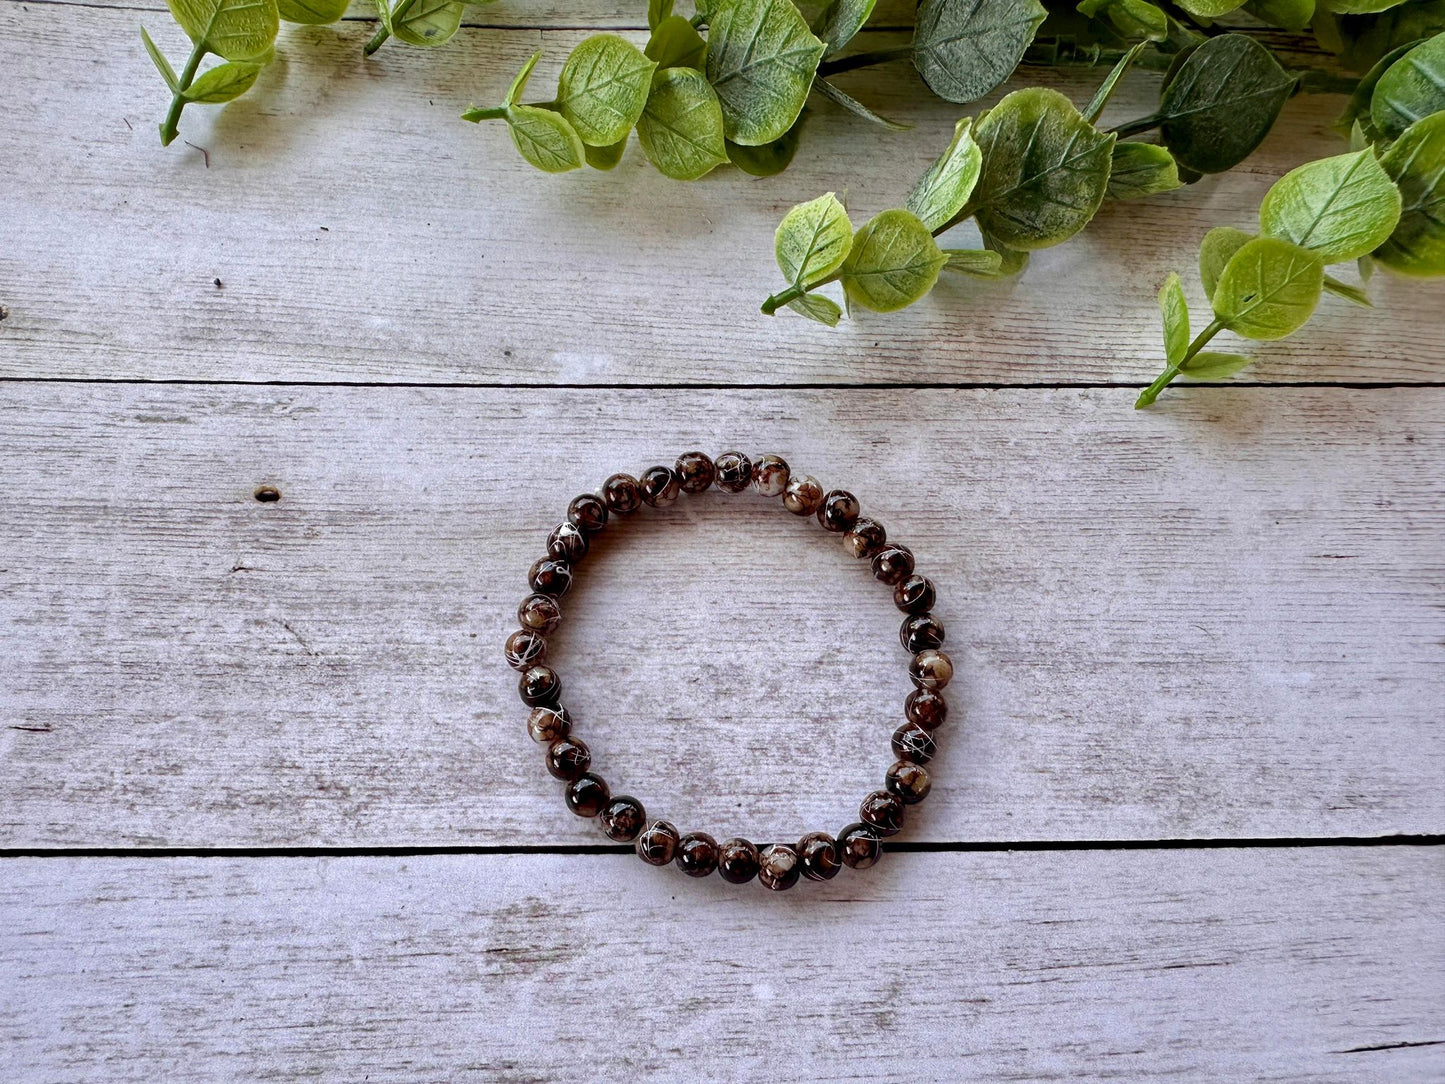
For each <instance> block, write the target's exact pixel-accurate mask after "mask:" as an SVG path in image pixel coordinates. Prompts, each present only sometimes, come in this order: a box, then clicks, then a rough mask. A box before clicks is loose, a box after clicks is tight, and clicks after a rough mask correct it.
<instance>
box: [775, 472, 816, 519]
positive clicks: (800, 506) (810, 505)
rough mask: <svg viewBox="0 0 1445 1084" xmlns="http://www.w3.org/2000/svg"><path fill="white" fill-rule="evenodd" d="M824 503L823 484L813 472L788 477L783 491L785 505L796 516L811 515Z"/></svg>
mask: <svg viewBox="0 0 1445 1084" xmlns="http://www.w3.org/2000/svg"><path fill="white" fill-rule="evenodd" d="M822 503H823V485H822V483H821V482H819V481H818V479H816V478H814V477H813V476H812V475H811V474H805V475H803V476H802V477H801V478H800V477H798V476H797V475H796V474H795V475H793V476H792V477H791V478H789V479H788V488H787V489H785V490H784V491H783V507H784V508H786V509H787V510H788V511H789V512H791V513H793V515H795V516H811V515H812V514H813V513H814V512H816V511H817V510H818V508H819V506H821V505H822Z"/></svg>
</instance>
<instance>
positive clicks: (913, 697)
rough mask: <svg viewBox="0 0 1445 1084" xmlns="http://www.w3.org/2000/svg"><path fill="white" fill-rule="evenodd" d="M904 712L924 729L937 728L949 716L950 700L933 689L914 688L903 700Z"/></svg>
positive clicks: (911, 720) (910, 719)
mask: <svg viewBox="0 0 1445 1084" xmlns="http://www.w3.org/2000/svg"><path fill="white" fill-rule="evenodd" d="M903 714H904V715H906V716H908V719H909V721H910V722H914V723H917V724H918V725H919V726H921V727H923V729H924V730H937V729H938V728H939V727H941V726H942V725H943V723H944V721H945V720H946V719H947V718H948V701H947V700H945V699H943V697H942V696H940V695H939V694H938V693H936V692H934V691H933V690H932V689H914V690H913V691H912V692H911V693H909V694H908V699H907V700H905V701H903Z"/></svg>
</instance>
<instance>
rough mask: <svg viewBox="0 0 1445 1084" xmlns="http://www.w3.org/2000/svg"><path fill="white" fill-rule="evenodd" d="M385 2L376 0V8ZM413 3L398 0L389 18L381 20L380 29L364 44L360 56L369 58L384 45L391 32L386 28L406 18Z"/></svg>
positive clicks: (408, 0) (384, 0) (410, 0)
mask: <svg viewBox="0 0 1445 1084" xmlns="http://www.w3.org/2000/svg"><path fill="white" fill-rule="evenodd" d="M387 2H388V0H376V6H377V7H378V8H379V7H381V6H382V5H383V4H385V3H387ZM415 3H416V0H399V2H398V3H397V5H396V7H394V8H392V9H391V17H390V18H384V19H382V21H381V29H380V30H378V31H377V32H376V33H375V34H374V35H373V36H372V39H371V40H370V41H369V42H367V43H366V46H365V48H363V49H362V50H361V52H362V55H364V56H370V55H371V54H372V53H374V52H376V51H377V50H378V49H380V48H381V47H382V46H383V45H384V44H386V39H387V38H389V37H391V31H390V30H388V29H387V27H388V26H395V25H396V23H397V21H398V20H400V19H404V18H406V13H407V12H408V11H410V10H411V7H412V5H413V4H415Z"/></svg>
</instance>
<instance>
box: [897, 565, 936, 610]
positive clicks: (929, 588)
mask: <svg viewBox="0 0 1445 1084" xmlns="http://www.w3.org/2000/svg"><path fill="white" fill-rule="evenodd" d="M935 601H937V595H936V593H935V592H934V590H933V581H932V580H930V579H929V578H928V577H927V576H919V575H917V574H915V575H912V576H908V577H906V578H905V579H902V580H899V581H898V583H897V584H896V585H895V586H894V588H893V605H895V606H897V607H898V608H899V609H900V610H902V611H903V612H904V613H906V614H921V613H927V612H928V611H929V610H931V609H933V604H934V602H935Z"/></svg>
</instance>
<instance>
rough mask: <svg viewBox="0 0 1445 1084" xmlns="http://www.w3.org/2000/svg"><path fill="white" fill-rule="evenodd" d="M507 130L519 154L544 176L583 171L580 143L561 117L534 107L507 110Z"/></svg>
mask: <svg viewBox="0 0 1445 1084" xmlns="http://www.w3.org/2000/svg"><path fill="white" fill-rule="evenodd" d="M507 127H508V128H509V129H510V130H511V133H512V142H513V143H514V144H515V145H516V147H517V150H518V152H519V153H520V154H521V155H522V157H523V158H525V159H526V160H527V161H528V162H531V163H532V165H534V166H536V167H537V168H538V169H540V170H541V171H542V172H543V173H566V172H567V171H568V170H569V169H581V168H582V163H583V161H584V160H585V158H584V152H583V150H582V139H581V137H580V136H578V135H577V129H575V128H573V127H572V125H571V124H569V123H568V122H567V118H566V117H564V116H562V115H561V114H560V113H554V112H553V111H552V110H550V109H542V108H540V107H538V106H535V105H513V106H509V107H508V109H507Z"/></svg>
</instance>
